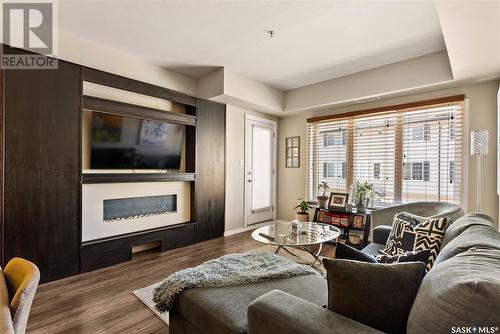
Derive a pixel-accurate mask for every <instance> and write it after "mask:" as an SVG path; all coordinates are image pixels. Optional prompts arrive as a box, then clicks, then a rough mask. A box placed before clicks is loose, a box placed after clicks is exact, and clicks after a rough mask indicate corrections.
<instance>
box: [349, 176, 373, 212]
mask: <svg viewBox="0 0 500 334" xmlns="http://www.w3.org/2000/svg"><path fill="white" fill-rule="evenodd" d="M374 198H375V190H374V188H373V184H371V183H368V181H359V180H356V181H354V183H353V185H352V202H353V203H354V205H356V209H357V211H359V212H363V211H366V208H367V207H368V204H369V203H370V200H373V199H374Z"/></svg>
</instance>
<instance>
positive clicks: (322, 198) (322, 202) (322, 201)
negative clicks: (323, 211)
mask: <svg viewBox="0 0 500 334" xmlns="http://www.w3.org/2000/svg"><path fill="white" fill-rule="evenodd" d="M329 188H330V187H329V186H328V183H326V182H321V183H320V184H319V185H318V192H319V191H321V189H323V195H318V196H317V198H318V205H319V206H320V207H322V208H324V207H326V206H327V205H328V196H326V191H327V190H328V189H329Z"/></svg>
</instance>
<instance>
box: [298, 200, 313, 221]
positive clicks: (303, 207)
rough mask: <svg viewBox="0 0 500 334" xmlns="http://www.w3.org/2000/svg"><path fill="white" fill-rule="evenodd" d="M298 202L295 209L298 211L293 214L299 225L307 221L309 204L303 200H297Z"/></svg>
mask: <svg viewBox="0 0 500 334" xmlns="http://www.w3.org/2000/svg"><path fill="white" fill-rule="evenodd" d="M298 200H299V201H300V202H299V204H297V206H296V207H295V209H298V210H297V211H296V212H295V220H296V221H298V222H301V223H305V222H308V221H309V208H310V207H311V206H310V205H309V203H307V201H306V200H304V199H303V198H299V199H298Z"/></svg>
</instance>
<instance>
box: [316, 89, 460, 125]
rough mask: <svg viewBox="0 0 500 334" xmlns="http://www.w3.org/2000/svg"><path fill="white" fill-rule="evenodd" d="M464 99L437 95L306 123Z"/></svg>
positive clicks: (318, 118) (328, 116)
mask: <svg viewBox="0 0 500 334" xmlns="http://www.w3.org/2000/svg"><path fill="white" fill-rule="evenodd" d="M464 99H465V95H463V94H461V95H453V96H445V97H439V98H436V99H430V100H423V101H416V102H409V103H402V104H395V105H390V106H384V107H377V108H370V109H361V110H356V111H349V112H345V113H342V114H336V115H326V116H318V117H311V118H308V119H307V123H313V122H319V121H326V120H329V119H337V118H346V117H352V116H360V115H368V114H374V113H379V112H384V111H394V110H399V109H410V108H418V107H423V106H427V105H433V104H441V103H451V102H458V101H463V100H464Z"/></svg>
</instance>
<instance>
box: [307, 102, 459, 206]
mask: <svg viewBox="0 0 500 334" xmlns="http://www.w3.org/2000/svg"><path fill="white" fill-rule="evenodd" d="M446 104H448V105H449V106H450V107H452V108H453V109H451V111H450V115H451V116H450V117H448V121H449V122H450V123H449V124H450V125H449V126H451V128H452V129H453V130H451V131H452V132H453V133H452V134H451V135H450V136H447V137H448V138H449V137H451V138H449V140H452V141H456V140H458V142H456V143H455V145H456V146H455V147H456V149H453V148H452V150H455V152H456V153H455V154H459V156H458V157H459V161H461V162H460V163H459V164H458V166H459V167H458V169H457V168H456V166H457V164H456V161H455V170H454V175H453V176H454V178H453V182H452V183H456V184H457V185H455V188H454V189H455V190H453V191H452V193H451V194H450V193H446V192H444V193H442V192H439V193H436V194H435V195H434V194H433V193H428V194H427V195H424V196H429V194H430V196H431V197H432V196H437V197H438V198H440V200H441V201H443V200H448V201H452V202H454V203H458V204H460V205H462V206H464V205H466V203H467V193H466V189H467V179H466V178H465V177H464V176H465V175H466V173H467V169H468V161H467V159H464V158H463V156H464V154H465V152H466V148H467V142H468V141H467V136H465V135H464V134H465V133H466V131H467V129H468V118H467V117H468V116H467V115H468V102H467V100H466V99H465V96H464V95H456V96H449V97H443V98H437V99H431V100H425V101H417V102H410V103H405V104H400V105H393V106H386V107H379V108H372V109H365V110H359V111H353V112H347V113H343V114H336V115H329V116H319V117H312V118H308V119H307V122H308V123H317V124H318V127H317V128H316V129H317V130H316V131H317V132H316V133H319V132H321V127H320V126H319V124H321V123H320V122H323V121H336V120H338V121H339V122H342V127H343V131H345V132H344V134H345V135H346V137H345V138H346V143H345V145H346V160H347V166H348V168H347V171H346V174H347V175H346V184H345V186H346V189H347V191H348V189H349V188H350V186H351V185H352V182H353V172H355V171H353V147H352V146H353V140H352V137H353V136H354V135H355V133H357V131H358V130H356V129H353V127H352V124H353V120H355V119H356V118H358V119H359V117H362V116H364V115H366V116H370V115H375V114H376V113H380V112H392V113H394V114H396V115H405V114H408V113H411V112H412V111H413V110H412V109H413V108H418V109H420V110H425V109H427V108H428V109H433V108H441V107H443V106H446ZM454 108H458V109H454ZM454 110H457V111H456V112H457V113H458V114H455V112H454ZM431 112H433V111H432V110H431ZM410 115H411V114H410ZM405 117H406V116H405ZM453 119H457V121H453ZM457 122H458V123H457ZM346 123H347V124H349V125H348V126H345V124H346ZM429 124H431V123H429ZM326 125H327V126H328V123H326ZM457 126H459V127H457ZM396 127H400V128H397V130H396V138H395V141H396V143H395V146H396V147H395V153H394V154H395V156H394V159H395V161H394V169H392V168H390V169H389V173H391V174H390V175H389V177H390V179H393V181H394V185H391V189H392V186H394V193H393V196H392V197H393V198H390V201H391V202H392V201H393V203H394V204H397V203H405V202H408V201H410V202H411V201H413V200H417V199H408V193H407V190H406V189H404V188H405V187H406V186H404V185H403V182H404V181H414V182H429V181H430V182H431V183H432V185H434V183H436V182H439V181H436V179H437V178H439V179H441V178H442V177H443V173H449V166H447V167H448V170H447V171H446V170H445V171H444V172H442V173H441V174H440V175H441V176H440V177H439V176H436V175H434V176H432V175H433V173H435V171H434V170H433V169H432V168H431V165H434V163H433V162H430V161H428V160H422V161H416V162H417V164H416V165H415V166H410V168H412V167H413V169H416V168H417V169H418V168H421V170H419V172H418V173H417V174H419V177H415V179H416V180H413V178H412V179H411V180H406V179H405V178H404V174H405V173H404V168H405V167H404V166H405V164H408V163H409V162H405V161H404V160H406V158H405V157H404V156H403V152H404V150H403V148H404V147H403V144H402V143H403V141H404V140H406V141H407V140H408V137H406V136H405V135H403V131H402V129H403V128H407V126H406V125H405V123H401V122H400V119H398V121H397V125H396ZM433 127H434V125H427V122H426V123H423V124H422V129H423V138H422V139H423V140H422V141H425V142H428V141H431V140H432V138H433V136H434V135H433V133H434V130H433V129H434V128H433ZM448 131H450V130H448ZM312 134H313V136H314V131H313V132H312ZM309 136H310V135H309V130H308V141H309ZM403 139H404V140H403ZM411 139H412V138H411ZM411 139H410V140H411ZM405 145H406V144H405ZM427 145H429V144H427ZM310 149H312V150H313V151H311V152H308V164H309V165H310V164H311V163H313V164H314V156H316V157H317V156H318V155H321V147H315V146H314V145H313V146H309V144H308V150H310ZM314 149H318V152H314ZM452 152H453V151H452ZM309 153H311V154H309ZM441 156H442V157H445V156H443V155H441ZM460 157H462V158H460ZM433 161H434V160H433ZM373 163H374V162H373ZM418 163H420V164H418ZM385 165H386V163H385V162H384V166H385ZM398 166H399V167H398ZM419 166H420V167H419ZM313 168H314V167H313ZM381 168H382V166H381ZM433 168H434V169H436V168H438V170H439V167H437V166H436V165H434V167H433ZM314 173H315V172H314V169H311V170H310V171H308V172H307V190H308V191H307V196H310V195H311V194H310V191H309V190H310V189H311V188H310V187H311V186H313V185H314V182H317V179H314V178H315V176H314ZM373 173H374V171H373V165H372V175H371V176H372V177H373V176H374V175H373ZM415 173H416V172H415ZM382 174H383V173H382V171H380V179H374V180H376V181H379V180H382V179H383V180H385V179H386V175H382ZM420 174H421V175H420ZM375 176H376V175H375ZM420 176H421V178H420ZM433 177H434V179H433ZM368 179H370V177H369V178H368ZM387 180H389V178H387ZM448 182H450V180H448ZM445 183H446V181H445ZM441 184H442V183H441ZM341 187H343V186H341ZM403 191H404V194H403ZM453 192H455V193H454V194H455V195H454V194H453ZM416 196H417V197H418V196H419V195H418V194H417V195H416ZM410 198H414V196H413V194H410ZM438 200H439V199H438Z"/></svg>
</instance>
